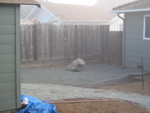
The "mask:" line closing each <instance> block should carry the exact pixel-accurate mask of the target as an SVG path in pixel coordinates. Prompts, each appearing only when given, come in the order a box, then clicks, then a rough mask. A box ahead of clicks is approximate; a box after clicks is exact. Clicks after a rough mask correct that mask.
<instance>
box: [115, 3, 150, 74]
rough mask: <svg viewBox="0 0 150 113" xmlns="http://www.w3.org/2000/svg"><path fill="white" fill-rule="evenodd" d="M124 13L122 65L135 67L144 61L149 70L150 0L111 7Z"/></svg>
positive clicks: (116, 11)
mask: <svg viewBox="0 0 150 113" xmlns="http://www.w3.org/2000/svg"><path fill="white" fill-rule="evenodd" d="M113 12H115V13H118V14H120V13H124V19H123V20H124V40H123V41H124V42H123V66H124V67H130V68H137V67H138V66H139V65H141V57H143V61H144V69H145V71H148V72H150V0H138V1H135V2H131V3H128V4H124V5H121V6H119V7H116V8H114V9H113Z"/></svg>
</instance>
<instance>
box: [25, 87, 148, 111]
mask: <svg viewBox="0 0 150 113" xmlns="http://www.w3.org/2000/svg"><path fill="white" fill-rule="evenodd" d="M22 94H26V95H30V96H34V97H37V98H39V99H40V100H61V99H71V98H90V99H100V98H111V99H122V100H128V101H131V102H135V103H138V104H139V105H141V106H143V107H145V108H146V109H148V110H149V111H150V97H149V96H142V95H139V94H134V93H123V92H119V91H115V90H102V89H92V88H81V87H73V86H63V85H54V84H41V85H40V84H22Z"/></svg>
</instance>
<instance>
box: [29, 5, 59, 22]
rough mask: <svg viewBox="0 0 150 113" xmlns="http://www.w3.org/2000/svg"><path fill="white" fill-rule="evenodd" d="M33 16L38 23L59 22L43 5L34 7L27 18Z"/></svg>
mask: <svg viewBox="0 0 150 113" xmlns="http://www.w3.org/2000/svg"><path fill="white" fill-rule="evenodd" d="M33 18H36V19H37V20H38V21H39V22H40V23H60V20H58V19H56V16H55V15H53V14H52V13H50V12H49V11H48V10H47V9H46V8H44V7H43V6H42V7H41V8H38V7H36V8H35V10H33V12H32V13H31V15H30V16H29V17H28V18H27V19H33Z"/></svg>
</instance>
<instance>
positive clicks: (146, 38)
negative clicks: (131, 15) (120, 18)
mask: <svg viewBox="0 0 150 113" xmlns="http://www.w3.org/2000/svg"><path fill="white" fill-rule="evenodd" d="M146 17H150V15H144V24H143V25H144V26H143V40H150V37H145V27H146Z"/></svg>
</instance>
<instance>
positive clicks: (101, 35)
mask: <svg viewBox="0 0 150 113" xmlns="http://www.w3.org/2000/svg"><path fill="white" fill-rule="evenodd" d="M78 57H80V58H83V59H85V60H86V61H89V62H90V61H100V62H102V63H107V64H113V65H117V66H121V65H122V32H109V26H108V25H22V26H21V60H22V62H23V63H35V62H38V63H50V64H51V62H52V61H62V60H63V61H68V62H70V61H71V60H73V59H75V58H78Z"/></svg>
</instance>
